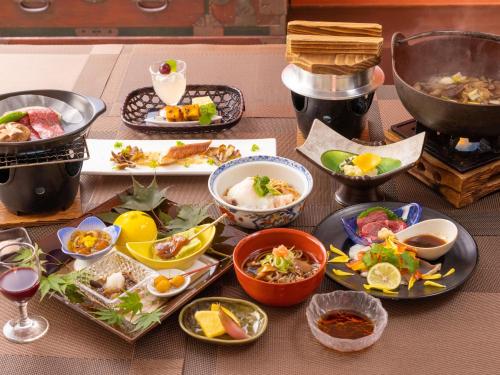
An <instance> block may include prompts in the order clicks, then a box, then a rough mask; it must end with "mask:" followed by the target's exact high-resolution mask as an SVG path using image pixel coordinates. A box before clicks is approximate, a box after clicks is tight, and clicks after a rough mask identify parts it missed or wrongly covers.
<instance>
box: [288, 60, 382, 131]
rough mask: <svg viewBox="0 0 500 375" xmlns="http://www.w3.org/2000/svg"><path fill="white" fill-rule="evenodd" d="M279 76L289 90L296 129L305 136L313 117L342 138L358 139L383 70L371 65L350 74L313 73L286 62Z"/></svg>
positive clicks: (380, 81)
mask: <svg viewBox="0 0 500 375" xmlns="http://www.w3.org/2000/svg"><path fill="white" fill-rule="evenodd" d="M281 79H282V81H283V83H284V85H285V86H286V87H287V88H288V89H290V91H291V95H292V103H293V107H294V109H295V114H296V116H297V121H298V123H299V129H300V131H301V132H302V134H303V135H304V136H305V137H307V135H308V134H309V131H310V129H311V126H312V123H313V121H314V120H315V119H319V120H321V121H322V122H323V123H325V124H327V125H328V126H329V127H331V128H332V129H333V130H335V131H336V132H338V133H340V134H342V135H343V136H344V137H346V138H349V139H352V138H359V137H360V135H361V133H362V131H363V128H364V125H365V121H364V118H365V115H366V113H367V112H368V109H369V108H370V105H371V103H372V100H373V95H374V93H375V90H376V89H377V87H379V86H380V85H382V84H383V83H384V72H383V71H382V69H380V67H378V66H375V67H372V68H369V69H366V70H364V71H360V72H357V73H355V74H351V75H333V74H314V73H310V72H308V71H306V70H304V69H301V68H299V67H298V66H296V65H294V64H289V65H288V66H287V67H285V69H284V70H283V72H282V74H281Z"/></svg>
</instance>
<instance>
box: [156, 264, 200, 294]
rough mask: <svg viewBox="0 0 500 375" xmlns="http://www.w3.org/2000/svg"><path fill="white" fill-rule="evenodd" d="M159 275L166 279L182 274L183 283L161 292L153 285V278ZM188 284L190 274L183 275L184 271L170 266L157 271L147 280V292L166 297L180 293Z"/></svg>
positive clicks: (189, 282)
mask: <svg viewBox="0 0 500 375" xmlns="http://www.w3.org/2000/svg"><path fill="white" fill-rule="evenodd" d="M160 275H163V276H165V277H167V278H168V279H171V278H173V277H174V276H178V275H182V276H184V284H182V285H181V286H180V287H178V288H175V287H172V288H170V290H168V291H167V292H165V293H161V292H159V291H158V290H157V289H156V288H155V286H154V280H155V278H156V277H158V276H160ZM189 284H191V276H190V275H185V271H182V270H178V269H175V268H171V269H168V270H161V271H159V272H158V274H156V275H154V276H152V277H151V278H150V279H149V280H148V284H147V285H148V292H149V293H151V294H152V295H154V296H156V297H161V298H167V297H173V296H176V295H177V294H180V293H182V292H183V291H184V290H186V288H187V287H188V286H189Z"/></svg>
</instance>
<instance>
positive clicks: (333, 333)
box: [306, 290, 388, 352]
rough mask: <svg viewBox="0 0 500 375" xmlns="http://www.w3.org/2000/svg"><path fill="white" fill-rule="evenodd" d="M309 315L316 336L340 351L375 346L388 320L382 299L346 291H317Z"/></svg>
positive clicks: (327, 345) (329, 346)
mask: <svg viewBox="0 0 500 375" xmlns="http://www.w3.org/2000/svg"><path fill="white" fill-rule="evenodd" d="M306 316H307V323H308V324H309V328H310V329H311V332H312V334H313V336H314V337H315V338H316V339H317V340H318V341H319V342H320V343H321V344H323V345H324V346H326V347H328V348H330V349H335V350H337V351H340V352H355V351H358V350H362V349H365V348H367V347H369V346H371V345H373V344H374V343H375V342H377V341H378V340H379V339H380V337H381V336H382V333H383V332H384V329H385V327H386V325H387V320H388V315H387V311H386V310H385V309H384V308H383V307H382V303H381V302H380V300H379V299H378V298H375V297H372V296H370V295H369V294H368V293H365V292H353V291H343V290H337V291H335V292H332V293H325V294H315V295H314V296H313V297H312V299H311V302H310V303H309V306H307V310H306Z"/></svg>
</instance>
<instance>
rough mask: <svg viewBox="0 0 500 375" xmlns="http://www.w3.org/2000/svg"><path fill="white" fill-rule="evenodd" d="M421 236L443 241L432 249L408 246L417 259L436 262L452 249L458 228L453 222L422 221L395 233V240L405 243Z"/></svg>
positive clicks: (443, 220)
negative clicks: (414, 252)
mask: <svg viewBox="0 0 500 375" xmlns="http://www.w3.org/2000/svg"><path fill="white" fill-rule="evenodd" d="M422 235H431V236H435V237H437V238H440V239H442V240H443V241H445V243H444V244H442V245H439V246H434V247H419V246H413V245H408V246H411V247H412V248H413V249H415V251H416V252H417V256H418V257H419V258H422V259H426V260H436V259H438V258H439V257H442V256H443V255H444V254H446V253H447V252H448V251H449V250H450V249H451V248H452V247H453V245H454V244H455V242H456V241H457V238H458V228H457V226H456V225H455V224H454V223H453V222H451V221H450V220H446V219H431V220H424V221H421V222H420V223H416V224H414V225H412V226H409V227H408V228H406V229H403V230H402V231H400V232H398V233H396V238H397V239H398V240H399V241H400V242H403V243H405V241H406V240H408V239H409V238H411V237H415V236H422Z"/></svg>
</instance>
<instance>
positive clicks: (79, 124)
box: [0, 90, 106, 215]
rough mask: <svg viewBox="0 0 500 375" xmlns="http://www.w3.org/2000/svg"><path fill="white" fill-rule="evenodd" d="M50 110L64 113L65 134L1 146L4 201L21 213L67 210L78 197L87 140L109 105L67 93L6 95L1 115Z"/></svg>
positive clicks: (1, 98) (0, 100) (1, 196)
mask: <svg viewBox="0 0 500 375" xmlns="http://www.w3.org/2000/svg"><path fill="white" fill-rule="evenodd" d="M29 106H44V107H49V108H52V109H53V110H55V111H57V112H58V113H60V114H61V125H62V127H63V129H64V134H63V135H60V136H57V137H53V138H48V139H40V140H34V141H26V142H0V200H1V201H2V203H3V204H4V205H5V207H6V208H7V209H8V210H9V211H11V212H13V213H15V214H17V215H22V214H40V213H50V212H56V211H60V210H65V209H67V208H69V207H70V206H71V204H72V203H73V201H74V199H75V197H76V194H77V192H78V188H79V183H80V172H81V168H82V165H83V160H85V159H87V158H88V150H87V146H86V143H85V136H86V134H87V133H88V130H89V128H90V125H91V124H92V122H94V120H95V119H96V118H97V117H98V116H99V115H100V114H102V113H103V112H104V111H105V109H106V105H105V104H104V102H103V101H102V100H100V99H97V98H93V97H89V96H84V95H80V94H76V93H73V92H68V91H61V90H31V91H22V92H14V93H9V94H4V95H0V114H1V113H4V112H6V111H12V110H15V109H18V108H22V107H29Z"/></svg>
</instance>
